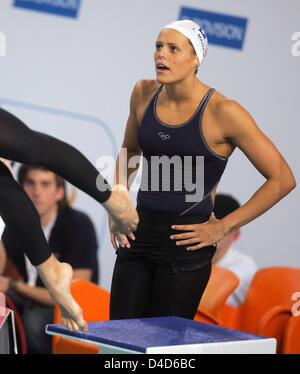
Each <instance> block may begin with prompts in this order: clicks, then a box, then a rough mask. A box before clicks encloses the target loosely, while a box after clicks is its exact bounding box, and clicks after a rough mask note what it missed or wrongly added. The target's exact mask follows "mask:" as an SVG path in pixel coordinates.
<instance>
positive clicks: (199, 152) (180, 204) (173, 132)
mask: <svg viewBox="0 0 300 374" xmlns="http://www.w3.org/2000/svg"><path fill="white" fill-rule="evenodd" d="M162 87H163V86H160V88H159V89H158V91H157V92H156V93H155V95H154V96H153V98H152V100H151V102H150V104H149V105H148V108H147V109H146V111H145V113H144V116H143V119H142V122H141V126H140V130H139V136H138V140H139V146H140V148H141V149H142V151H143V165H142V177H141V184H140V188H139V191H138V195H137V206H138V207H140V208H144V209H147V210H151V211H158V212H164V213H170V214H179V215H201V216H202V215H203V216H209V215H210V214H211V212H212V211H213V201H212V198H211V192H212V190H213V189H214V187H215V185H216V184H217V183H218V182H219V180H220V178H221V176H222V174H223V172H224V169H225V166H226V164H227V161H228V159H227V158H224V157H221V156H219V155H217V154H216V153H214V152H213V151H212V150H211V149H210V148H209V147H208V145H207V143H206V141H205V139H204V136H203V133H202V117H203V113H204V110H205V107H206V105H207V103H208V101H209V99H210V97H211V95H212V93H213V92H214V91H215V90H214V89H213V88H211V89H210V90H209V91H208V92H207V93H206V95H205V96H204V97H203V99H202V100H201V102H200V104H199V106H198V108H197V109H196V111H195V113H194V114H193V115H192V117H191V118H190V119H189V120H188V121H186V122H185V123H183V124H181V125H167V124H165V123H163V122H162V121H160V120H159V118H158V117H157V114H156V103H157V98H158V95H159V93H160V92H161V89H162Z"/></svg>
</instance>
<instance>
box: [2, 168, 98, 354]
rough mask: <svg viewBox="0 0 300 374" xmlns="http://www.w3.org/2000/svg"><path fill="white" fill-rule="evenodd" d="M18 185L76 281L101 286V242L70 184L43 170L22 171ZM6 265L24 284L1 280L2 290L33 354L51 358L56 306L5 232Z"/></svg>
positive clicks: (54, 251)
mask: <svg viewBox="0 0 300 374" xmlns="http://www.w3.org/2000/svg"><path fill="white" fill-rule="evenodd" d="M18 180H19V182H20V184H21V185H22V186H23V188H24V190H25V191H26V193H27V194H28V196H29V198H30V199H31V200H32V202H33V204H34V205H35V207H36V209H37V211H38V213H39V215H40V219H41V226H42V229H43V231H44V234H45V237H46V239H47V240H48V242H49V245H50V248H51V249H52V251H53V253H54V254H55V256H56V258H57V259H58V260H59V261H61V262H67V263H69V264H70V265H71V266H72V267H73V269H74V279H86V280H89V281H92V282H94V283H98V260H97V240H96V234H95V230H94V227H93V224H92V222H91V220H90V219H89V218H88V216H87V215H86V214H84V213H82V212H80V211H78V210H75V209H73V208H70V207H69V206H68V202H67V198H66V194H65V181H64V179H62V178H61V177H59V176H58V175H55V174H54V173H52V172H51V171H49V170H48V169H46V168H44V167H40V166H27V165H23V166H21V167H20V169H19V172H18ZM2 244H3V245H4V248H5V251H6V256H7V259H8V260H9V261H10V262H12V263H13V264H14V265H15V266H16V268H17V270H18V272H19V274H20V275H21V278H22V280H17V281H16V280H12V279H9V278H8V277H5V276H0V290H1V289H2V291H3V292H7V293H8V295H9V296H10V297H11V299H12V301H13V302H14V303H15V305H16V307H17V309H18V310H19V313H20V315H21V318H22V322H23V325H24V329H25V333H26V338H27V345H28V353H51V337H50V336H48V335H46V334H45V325H46V324H48V323H52V321H53V316H54V315H53V312H54V308H53V305H54V304H53V301H52V299H51V297H50V295H49V293H48V291H47V290H46V288H45V287H44V286H43V283H42V281H41V279H40V278H39V277H37V271H36V269H35V267H33V266H32V265H31V263H30V262H29V260H28V259H27V257H26V256H25V255H24V251H23V249H22V247H21V246H20V244H19V243H18V242H17V240H16V238H15V237H13V236H12V234H11V233H10V232H9V230H8V229H7V228H6V229H5V230H4V233H3V235H2V243H1V242H0V249H1V245H2Z"/></svg>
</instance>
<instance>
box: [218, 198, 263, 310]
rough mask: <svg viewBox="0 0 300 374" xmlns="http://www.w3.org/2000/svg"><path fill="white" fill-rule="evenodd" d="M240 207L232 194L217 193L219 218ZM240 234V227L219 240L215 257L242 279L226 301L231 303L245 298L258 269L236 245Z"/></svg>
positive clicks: (237, 302) (239, 302) (219, 262)
mask: <svg viewBox="0 0 300 374" xmlns="http://www.w3.org/2000/svg"><path fill="white" fill-rule="evenodd" d="M239 207H240V204H239V202H238V201H237V200H236V199H234V198H233V197H232V196H230V195H225V194H216V197H215V204H214V213H215V216H216V218H217V219H222V218H223V217H225V216H226V215H228V214H230V213H232V212H233V211H235V210H236V209H238V208H239ZM240 235H241V232H240V229H235V230H234V231H232V232H231V233H229V234H228V235H226V236H225V237H224V238H223V239H222V240H221V241H220V242H218V244H217V251H216V253H215V255H214V257H213V264H215V265H217V266H220V267H223V268H226V269H229V270H231V271H232V272H233V273H235V274H236V275H237V276H238V277H239V279H240V284H239V286H238V287H237V288H236V289H235V291H234V292H233V293H232V294H231V295H230V296H229V298H228V299H227V301H226V303H227V304H229V305H239V304H241V303H242V302H243V301H244V300H245V297H246V294H247V291H248V288H249V285H250V283H251V280H252V278H253V275H254V274H255V272H256V271H257V267H256V264H255V262H254V260H253V259H252V258H251V257H250V256H249V255H247V254H245V253H242V252H241V251H239V250H238V249H237V248H236V247H235V242H236V241H237V240H238V238H239V237H240Z"/></svg>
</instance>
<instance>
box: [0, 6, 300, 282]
mask: <svg viewBox="0 0 300 374" xmlns="http://www.w3.org/2000/svg"><path fill="white" fill-rule="evenodd" d="M12 3H13V1H12V0H1V2H0V32H2V33H4V34H5V36H6V57H0V105H2V106H3V107H4V108H6V109H8V110H10V111H11V112H13V113H15V114H17V115H18V116H20V117H21V118H22V119H23V121H25V122H26V123H27V124H28V125H29V126H30V127H31V128H33V129H38V130H39V131H43V132H46V133H49V134H51V135H55V136H57V137H59V138H61V139H63V140H65V141H67V142H69V143H71V144H73V145H74V146H76V147H77V148H78V149H80V150H81V151H82V152H83V153H84V154H85V155H86V156H87V157H88V158H89V159H90V161H91V162H93V163H94V164H96V160H97V158H98V157H99V156H101V155H105V154H107V155H115V154H116V152H117V151H118V147H120V146H121V142H122V138H123V133H124V128H125V124H126V120H127V116H128V112H129V110H128V108H129V99H130V94H131V91H132V88H133V86H134V84H135V83H136V81H138V80H139V79H142V78H155V71H154V63H153V53H154V43H155V40H156V37H157V35H158V33H159V31H160V30H161V28H162V27H163V26H164V25H166V24H167V23H169V22H171V21H173V20H176V19H177V18H178V15H179V11H180V7H181V6H189V7H194V8H196V9H197V8H198V9H202V10H208V11H212V12H220V13H224V14H228V15H233V16H234V15H236V16H240V17H246V18H248V26H247V33H246V38H245V42H244V48H243V50H242V51H238V50H233V49H228V48H223V47H217V46H213V45H211V46H209V51H208V55H207V58H206V60H205V62H204V64H203V65H202V66H201V69H200V72H199V79H200V80H202V81H204V82H205V83H207V84H209V85H210V86H212V87H215V88H216V89H217V90H218V91H220V92H221V93H223V94H224V95H225V96H227V97H229V98H233V99H235V100H237V101H238V102H239V103H240V104H241V105H242V106H244V107H245V108H246V109H247V110H248V111H249V113H250V114H251V115H252V116H253V118H254V119H255V120H256V122H257V123H258V125H259V126H260V128H261V129H262V130H263V131H264V132H265V133H266V135H267V136H269V138H270V139H271V140H272V141H273V142H274V143H275V145H276V146H277V148H278V149H279V151H280V152H281V153H282V154H283V156H284V157H285V159H286V160H287V162H288V163H289V165H290V167H291V168H292V170H293V172H294V174H295V177H296V180H297V181H298V182H299V176H300V164H299V146H300V144H299V139H300V127H299V97H300V74H299V70H300V69H299V68H300V56H299V57H296V56H293V55H292V45H293V44H294V43H295V42H293V41H292V34H293V33H294V32H296V31H300V23H299V14H300V3H299V2H298V1H297V0H286V1H284V2H283V1H281V0H266V1H260V0H251V1H250V0H248V1H245V0H227V1H223V0H202V1H199V0H150V1H146V0H114V1H111V0H101V1H99V0H82V4H81V9H80V13H79V17H78V19H71V18H66V17H61V16H54V15H48V14H44V13H39V12H34V11H28V10H22V9H18V8H14V7H13V6H12ZM105 126H107V128H106V127H105ZM263 182H264V178H263V177H262V176H261V175H259V173H258V172H257V171H256V170H255V168H254V167H253V166H252V165H251V164H250V163H249V161H248V160H247V158H246V157H245V156H244V155H243V153H242V152H241V151H239V150H236V151H235V152H234V154H233V155H232V157H231V158H230V160H229V163H228V166H227V169H226V171H225V173H224V176H223V179H222V181H221V183H220V185H219V189H218V192H227V193H231V194H233V195H234V196H236V197H237V198H238V199H239V200H240V202H241V203H245V202H246V201H247V200H248V199H249V198H250V197H251V196H252V195H253V194H254V192H255V191H256V190H257V189H258V188H259V187H260V185H261V184H262V183H263ZM135 196H136V194H135V193H133V194H132V198H133V199H135ZM74 206H75V207H77V208H79V209H81V210H83V211H85V212H86V213H88V214H89V215H90V217H91V218H92V220H93V222H94V224H95V227H96V230H97V235H98V238H99V240H100V243H101V245H100V248H99V260H100V274H101V279H100V285H101V286H102V287H104V288H106V289H109V288H110V282H111V274H112V270H113V264H114V260H115V255H114V249H113V247H112V246H111V244H110V240H109V235H108V227H107V222H106V217H105V214H104V210H103V209H102V207H101V206H99V205H98V204H97V203H96V202H95V201H93V200H92V199H91V198H90V197H88V196H87V195H85V194H84V193H82V192H80V191H78V192H77V199H76V201H75V203H74ZM299 222H300V215H299V188H298V187H297V188H296V189H295V190H294V191H292V192H291V193H290V194H289V195H288V196H287V197H286V198H284V199H283V200H282V201H281V202H279V203H278V204H277V205H276V206H275V207H273V208H272V209H271V210H270V211H268V212H267V213H266V214H264V215H263V216H261V217H259V218H258V219H256V220H255V221H254V222H252V223H250V224H248V225H247V226H245V227H243V228H242V235H241V238H240V239H239V242H238V243H237V246H238V247H239V248H240V249H241V250H243V251H245V252H246V253H249V254H250V255H252V256H253V257H254V259H255V261H256V263H257V265H258V267H266V266H273V265H283V266H296V267H299V264H300V240H299Z"/></svg>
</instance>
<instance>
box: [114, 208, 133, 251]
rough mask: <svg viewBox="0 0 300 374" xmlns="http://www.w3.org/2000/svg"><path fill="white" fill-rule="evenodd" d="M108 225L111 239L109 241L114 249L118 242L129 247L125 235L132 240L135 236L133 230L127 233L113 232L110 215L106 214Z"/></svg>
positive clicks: (116, 247)
mask: <svg viewBox="0 0 300 374" xmlns="http://www.w3.org/2000/svg"><path fill="white" fill-rule="evenodd" d="M108 225H109V231H110V240H111V243H112V245H113V247H114V249H118V243H119V245H120V246H121V247H123V248H124V247H127V248H130V243H129V241H128V238H127V236H128V237H129V238H130V239H132V240H135V236H134V234H133V232H132V231H131V232H129V233H128V234H127V235H125V234H122V233H120V232H113V231H112V228H111V227H112V225H113V223H112V218H111V216H110V215H108Z"/></svg>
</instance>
